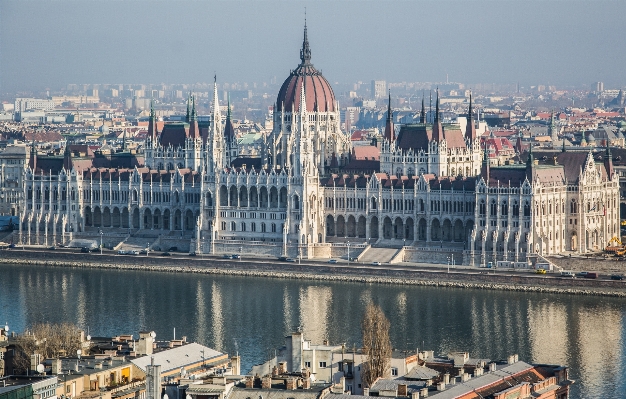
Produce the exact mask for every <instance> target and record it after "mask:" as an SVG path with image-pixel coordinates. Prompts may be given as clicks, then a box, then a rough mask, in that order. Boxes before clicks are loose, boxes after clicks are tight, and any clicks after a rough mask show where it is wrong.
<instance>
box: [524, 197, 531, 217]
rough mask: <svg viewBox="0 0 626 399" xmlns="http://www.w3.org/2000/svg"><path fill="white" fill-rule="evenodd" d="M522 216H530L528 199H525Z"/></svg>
mask: <svg viewBox="0 0 626 399" xmlns="http://www.w3.org/2000/svg"><path fill="white" fill-rule="evenodd" d="M524 216H526V217H529V216H530V204H529V203H528V201H526V203H525V204H524Z"/></svg>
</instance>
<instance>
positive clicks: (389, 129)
mask: <svg viewBox="0 0 626 399" xmlns="http://www.w3.org/2000/svg"><path fill="white" fill-rule="evenodd" d="M393 139H394V132H393V112H392V111H391V91H389V104H388V105H387V122H386V123H385V140H387V141H388V142H389V143H391V142H392V141H393Z"/></svg>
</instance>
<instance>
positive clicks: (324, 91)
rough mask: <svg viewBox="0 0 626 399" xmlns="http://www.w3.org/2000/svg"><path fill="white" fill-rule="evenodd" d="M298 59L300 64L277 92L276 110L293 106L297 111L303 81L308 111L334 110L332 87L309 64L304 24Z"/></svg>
mask: <svg viewBox="0 0 626 399" xmlns="http://www.w3.org/2000/svg"><path fill="white" fill-rule="evenodd" d="M300 60H301V63H300V65H298V67H297V68H296V69H295V70H293V71H291V73H290V74H289V77H288V78H287V79H285V82H284V83H283V85H282V86H281V88H280V91H279V92H278V98H277V99H276V107H277V110H278V111H283V106H284V107H285V111H287V112H291V111H292V106H293V107H294V108H293V110H294V111H296V112H297V111H298V110H299V109H300V94H301V92H302V84H303V83H304V92H305V94H306V110H307V111H308V112H328V111H330V112H334V111H336V109H335V94H334V93H333V89H332V88H331V87H330V84H329V83H328V81H327V80H326V78H324V76H322V73H321V72H319V71H318V70H317V69H315V68H314V67H313V64H311V49H310V48H309V41H308V38H307V32H306V25H304V42H303V43H302V50H300Z"/></svg>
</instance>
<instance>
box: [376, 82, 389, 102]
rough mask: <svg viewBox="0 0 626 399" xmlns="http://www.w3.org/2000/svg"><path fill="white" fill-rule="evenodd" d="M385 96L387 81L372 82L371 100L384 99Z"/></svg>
mask: <svg viewBox="0 0 626 399" xmlns="http://www.w3.org/2000/svg"><path fill="white" fill-rule="evenodd" d="M386 96H387V81H385V80H372V98H374V99H377V98H385V97H386Z"/></svg>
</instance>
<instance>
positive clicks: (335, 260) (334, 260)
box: [328, 259, 337, 263]
mask: <svg viewBox="0 0 626 399" xmlns="http://www.w3.org/2000/svg"><path fill="white" fill-rule="evenodd" d="M328 263H337V259H330V260H329V261H328Z"/></svg>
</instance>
